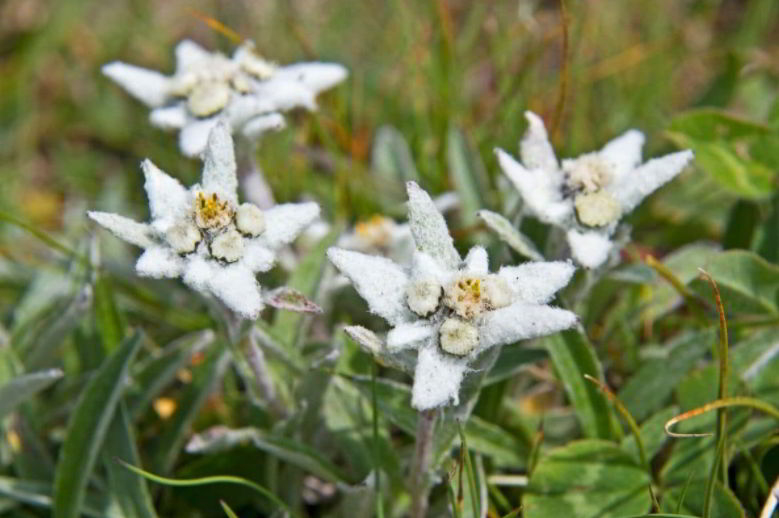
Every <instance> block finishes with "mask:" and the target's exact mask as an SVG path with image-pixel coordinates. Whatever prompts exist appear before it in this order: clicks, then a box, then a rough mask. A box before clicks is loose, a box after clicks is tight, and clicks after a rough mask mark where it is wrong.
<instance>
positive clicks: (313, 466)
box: [252, 431, 354, 484]
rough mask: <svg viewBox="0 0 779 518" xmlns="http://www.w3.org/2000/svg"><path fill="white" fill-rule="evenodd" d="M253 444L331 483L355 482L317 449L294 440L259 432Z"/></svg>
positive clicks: (255, 435)
mask: <svg viewBox="0 0 779 518" xmlns="http://www.w3.org/2000/svg"><path fill="white" fill-rule="evenodd" d="M252 443H253V444H254V445H255V446H257V447H258V448H259V449H261V450H263V451H264V452H266V453H268V454H270V455H273V456H275V457H278V458H279V459H282V460H284V461H286V462H288V463H290V464H292V465H294V466H297V467H299V468H301V469H303V470H305V471H308V472H310V473H312V474H314V475H316V476H318V477H320V478H322V479H324V480H327V481H329V482H334V483H345V484H351V483H353V482H354V481H349V480H348V477H347V476H346V475H345V474H344V473H343V472H342V471H341V469H340V468H339V467H338V466H336V465H335V464H333V463H332V462H330V461H329V460H328V459H327V458H326V457H325V456H324V455H322V454H321V453H319V452H318V451H317V450H316V449H314V448H312V447H311V446H308V445H307V444H303V443H301V442H298V441H296V440H294V439H289V438H286V437H276V436H271V435H266V434H262V433H260V432H259V431H258V432H257V433H256V434H254V436H253V437H252Z"/></svg>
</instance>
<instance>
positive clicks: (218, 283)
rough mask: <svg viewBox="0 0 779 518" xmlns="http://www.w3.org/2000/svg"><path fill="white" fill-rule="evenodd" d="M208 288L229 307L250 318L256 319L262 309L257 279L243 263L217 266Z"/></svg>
mask: <svg viewBox="0 0 779 518" xmlns="http://www.w3.org/2000/svg"><path fill="white" fill-rule="evenodd" d="M212 270H213V273H214V275H213V277H211V279H210V280H209V281H208V288H209V289H210V290H211V293H213V294H214V295H215V296H216V297H218V298H219V299H221V300H222V302H224V303H225V304H226V305H227V307H229V308H230V309H232V310H233V311H235V312H236V313H238V314H239V315H241V316H242V317H244V318H248V319H250V320H254V319H256V318H257V317H258V316H259V314H260V311H262V307H263V304H262V297H261V296H260V287H259V285H258V284H257V279H255V278H254V274H253V273H252V271H251V270H249V269H248V268H246V267H245V266H244V265H242V264H240V263H239V264H232V265H229V266H223V267H215V268H213V269H212Z"/></svg>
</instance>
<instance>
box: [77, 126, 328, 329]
mask: <svg viewBox="0 0 779 518" xmlns="http://www.w3.org/2000/svg"><path fill="white" fill-rule="evenodd" d="M204 161H205V164H204V167H203V178H202V183H201V184H196V185H193V186H192V187H191V188H189V189H186V188H185V187H184V186H182V185H181V184H180V183H179V182H178V180H176V179H175V178H172V177H170V176H168V175H167V174H165V173H164V172H163V171H161V170H160V169H158V168H157V166H155V165H154V164H152V163H151V161H149V160H144V161H143V162H142V163H141V168H142V169H143V173H144V175H145V177H146V184H145V187H146V193H147V195H148V197H149V207H150V211H151V222H150V223H138V222H136V221H133V220H131V219H129V218H125V217H124V216H120V215H118V214H110V213H106V212H89V217H90V218H92V219H93V220H95V221H96V222H98V223H99V224H100V225H102V226H104V227H105V228H107V229H108V230H110V231H111V232H113V233H114V234H115V235H116V236H117V237H119V238H120V239H123V240H125V241H127V242H128V243H132V244H134V245H136V246H139V247H141V248H143V249H144V252H143V254H141V256H140V258H139V259H138V262H137V263H136V265H135V269H136V271H137V272H138V274H139V275H142V276H146V277H154V278H163V277H170V278H173V277H179V276H180V277H182V278H183V280H184V282H185V283H186V284H187V285H188V286H190V287H191V288H193V289H195V290H198V291H200V292H204V293H205V292H208V293H211V294H213V295H214V296H216V297H218V298H219V299H221V300H222V301H223V302H224V303H225V304H226V305H227V306H229V307H230V308H231V309H232V310H234V311H235V312H237V313H239V314H240V315H242V316H244V317H246V318H251V319H254V318H256V317H257V316H258V314H259V312H260V310H261V309H262V307H263V298H262V296H261V293H260V286H259V285H258V283H257V280H256V279H255V277H254V275H255V273H256V272H264V271H267V270H269V269H270V268H271V267H272V266H273V263H274V261H275V259H276V251H277V250H278V249H279V248H281V247H282V246H284V245H286V244H288V243H290V242H292V241H293V240H294V239H295V237H296V236H297V235H298V234H299V233H300V232H301V231H302V230H303V229H304V228H305V227H306V226H307V225H308V224H309V223H311V222H312V221H314V220H315V219H316V218H317V216H318V215H319V206H318V205H317V204H316V203H297V204H295V203H290V204H284V205H277V206H276V207H273V208H272V209H269V210H266V211H262V210H260V209H259V208H258V207H256V206H255V205H252V204H250V203H242V204H239V203H238V194H237V192H236V190H237V184H238V180H237V177H236V165H235V155H234V152H233V140H232V137H231V136H230V130H229V129H228V127H227V125H226V123H224V122H219V123H218V124H217V125H216V127H215V128H214V129H213V130H212V131H211V134H210V136H209V138H208V145H207V147H206V151H205V155H204Z"/></svg>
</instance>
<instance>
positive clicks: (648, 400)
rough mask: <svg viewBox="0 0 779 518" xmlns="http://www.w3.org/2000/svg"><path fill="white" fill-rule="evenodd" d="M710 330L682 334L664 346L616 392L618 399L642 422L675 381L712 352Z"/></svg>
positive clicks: (664, 400) (660, 404)
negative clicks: (660, 354) (661, 350)
mask: <svg viewBox="0 0 779 518" xmlns="http://www.w3.org/2000/svg"><path fill="white" fill-rule="evenodd" d="M714 340H716V334H715V333H714V331H713V330H708V331H703V332H690V333H684V334H682V335H681V336H680V337H678V338H676V339H675V340H673V341H672V342H671V343H669V344H667V345H665V346H664V347H663V352H664V353H665V355H664V356H663V357H659V358H652V359H650V360H647V361H645V362H644V363H643V365H641V367H640V368H639V369H638V371H636V373H635V374H633V376H631V377H630V378H629V379H628V381H627V383H625V385H623V386H622V388H621V389H620V391H619V394H618V396H619V399H620V401H622V403H623V404H624V405H625V407H626V408H627V409H628V410H629V411H630V413H631V414H632V415H633V417H635V418H636V420H638V421H641V420H642V419H644V418H646V417H647V416H648V415H649V414H651V413H652V412H655V411H657V410H659V409H660V408H662V407H663V405H664V404H665V403H666V401H667V400H668V399H669V398H670V397H671V395H672V394H673V391H674V388H675V387H676V386H677V384H678V383H679V382H680V381H681V380H682V378H684V376H686V375H687V373H688V372H690V370H692V369H693V368H694V367H695V366H696V365H697V363H698V362H699V360H700V359H701V358H702V357H703V356H704V355H705V354H706V353H708V352H710V351H711V346H712V343H713V341H714Z"/></svg>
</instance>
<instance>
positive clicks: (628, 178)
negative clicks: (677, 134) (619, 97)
mask: <svg viewBox="0 0 779 518" xmlns="http://www.w3.org/2000/svg"><path fill="white" fill-rule="evenodd" d="M525 117H526V118H527V120H528V123H529V126H528V129H527V131H526V133H525V136H524V137H523V138H522V141H521V142H520V145H519V148H520V156H521V159H522V163H520V162H518V161H517V160H515V159H514V158H513V157H512V156H511V155H509V154H508V153H506V152H505V151H503V150H502V149H497V150H496V153H497V155H498V161H499V163H500V166H501V168H502V169H503V172H504V173H505V174H506V176H507V177H508V178H509V179H510V180H511V182H512V183H513V184H514V186H515V187H516V188H517V190H518V191H519V193H520V195H521V196H522V199H523V200H524V202H525V205H526V207H527V208H528V209H529V211H530V212H531V213H532V214H533V215H535V216H536V217H537V218H538V219H540V220H541V221H543V222H544V223H548V224H551V225H555V226H557V227H560V228H562V229H563V230H565V231H566V237H567V240H568V244H569V245H570V248H571V253H572V255H573V258H574V259H575V260H576V261H577V262H578V263H580V264H581V265H582V266H585V267H587V268H597V267H598V266H600V265H601V264H603V263H604V262H606V260H607V259H608V257H609V254H610V252H611V250H612V249H613V247H614V244H613V243H612V241H611V236H612V235H613V234H614V231H615V230H616V227H617V223H618V221H619V219H620V218H621V217H622V216H624V215H625V214H627V213H629V212H630V211H631V210H633V209H634V208H635V207H636V206H637V205H638V204H639V203H640V202H641V200H643V199H644V198H645V197H646V196H648V195H649V194H651V193H652V192H654V191H655V190H656V189H658V188H659V187H660V186H661V185H663V184H664V183H666V182H668V181H670V180H671V179H673V178H674V177H675V176H676V175H678V174H679V173H680V172H681V171H682V169H684V167H685V166H686V165H687V164H688V163H689V162H690V161H691V160H692V159H693V153H692V151H690V150H685V151H679V152H676V153H671V154H668V155H665V156H663V157H660V158H654V159H652V160H649V161H648V162H646V163H643V164H642V163H641V160H642V159H641V148H642V147H643V145H644V135H643V133H641V132H640V131H637V130H629V131H627V132H625V133H623V134H622V135H620V136H619V137H617V138H615V139H614V140H612V141H611V142H609V143H608V144H606V145H605V146H604V147H603V148H602V149H601V150H600V151H595V152H592V153H587V154H584V155H581V156H579V157H578V158H573V159H563V160H562V163H558V160H557V157H556V156H555V153H554V150H553V149H552V145H551V143H550V142H549V138H548V136H547V133H546V128H545V127H544V123H543V121H542V120H541V118H540V117H538V116H537V115H536V114H534V113H532V112H525Z"/></svg>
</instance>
